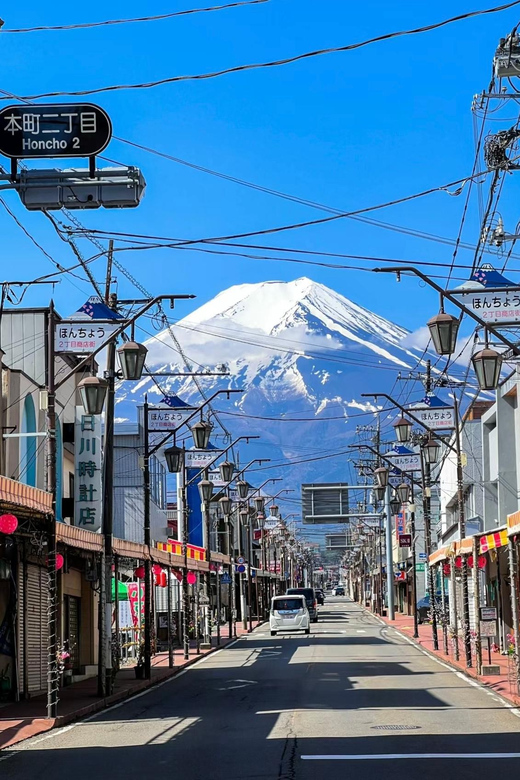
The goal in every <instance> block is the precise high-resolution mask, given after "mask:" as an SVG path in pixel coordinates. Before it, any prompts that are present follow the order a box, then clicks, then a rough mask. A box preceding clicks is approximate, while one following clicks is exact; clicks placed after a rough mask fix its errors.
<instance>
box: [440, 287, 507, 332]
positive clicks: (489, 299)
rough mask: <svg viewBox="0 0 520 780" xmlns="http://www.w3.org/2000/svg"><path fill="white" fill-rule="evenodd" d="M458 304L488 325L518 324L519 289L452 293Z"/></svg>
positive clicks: (456, 291)
mask: <svg viewBox="0 0 520 780" xmlns="http://www.w3.org/2000/svg"><path fill="white" fill-rule="evenodd" d="M452 295H455V296H456V297H457V298H458V300H459V302H460V303H462V304H463V305H464V306H466V308H467V309H470V311H472V312H473V313H474V314H477V315H478V316H479V317H480V319H482V320H485V321H486V322H487V323H488V324H489V325H512V324H513V323H518V322H520V287H513V286H511V287H506V288H504V290H503V291H501V290H500V291H497V290H493V292H486V291H485V290H484V289H480V290H472V291H469V292H460V291H458V290H455V291H453V292H452Z"/></svg>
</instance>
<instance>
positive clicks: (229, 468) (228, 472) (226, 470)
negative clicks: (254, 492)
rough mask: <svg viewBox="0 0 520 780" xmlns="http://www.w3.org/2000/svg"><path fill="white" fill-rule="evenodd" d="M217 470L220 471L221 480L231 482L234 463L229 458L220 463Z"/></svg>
mask: <svg viewBox="0 0 520 780" xmlns="http://www.w3.org/2000/svg"><path fill="white" fill-rule="evenodd" d="M219 471H220V479H221V480H222V482H225V483H226V484H227V483H228V482H231V481H232V479H233V473H234V471H235V464H234V463H231V461H229V460H225V461H224V463H221V464H220V466H219Z"/></svg>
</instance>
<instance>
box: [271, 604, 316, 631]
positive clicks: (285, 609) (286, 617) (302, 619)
mask: <svg viewBox="0 0 520 780" xmlns="http://www.w3.org/2000/svg"><path fill="white" fill-rule="evenodd" d="M269 628H270V629H271V636H275V635H276V634H277V633H278V631H305V633H306V634H310V632H311V619H310V616H309V610H308V609H307V604H306V602H305V596H301V595H299V594H298V595H294V596H274V597H273V599H272V601H271V614H270V615H269Z"/></svg>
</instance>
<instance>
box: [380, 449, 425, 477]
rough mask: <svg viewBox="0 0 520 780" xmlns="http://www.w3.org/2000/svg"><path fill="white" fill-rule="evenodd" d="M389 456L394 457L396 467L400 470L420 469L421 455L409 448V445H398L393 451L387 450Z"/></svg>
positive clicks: (393, 463)
mask: <svg viewBox="0 0 520 780" xmlns="http://www.w3.org/2000/svg"><path fill="white" fill-rule="evenodd" d="M385 457H387V458H391V459H392V465H393V467H394V469H399V470H400V471H420V470H421V456H420V454H419V453H418V452H414V451H413V450H409V449H408V448H407V447H403V446H400V445H397V446H396V447H395V450H394V451H393V452H387V453H386V456H385Z"/></svg>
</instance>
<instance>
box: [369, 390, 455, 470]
mask: <svg viewBox="0 0 520 780" xmlns="http://www.w3.org/2000/svg"><path fill="white" fill-rule="evenodd" d="M361 396H362V397H363V398H375V399H376V400H377V398H379V397H381V398H386V399H387V400H388V401H390V403H392V404H394V406H397V408H398V409H400V410H401V411H402V412H403V414H406V415H408V417H409V418H410V419H411V420H413V421H414V423H417V425H420V426H421V428H424V429H425V430H427V431H428V433H429V434H430V436H433V438H434V439H438V441H441V442H442V443H443V444H445V445H446V447H447V448H448V449H449V450H451V451H452V452H455V453H456V452H457V449H456V447H454V446H453V445H452V444H450V443H449V442H448V441H446V439H445V438H444V437H443V436H440V435H439V434H438V433H436V432H435V431H434V430H432V428H428V426H427V425H426V424H425V423H423V422H421V420H419V418H418V417H416V416H415V415H414V414H412V413H411V412H410V410H409V409H407V408H406V407H405V406H401V404H400V403H399V402H398V401H396V400H395V398H392V396H391V395H388V393H361ZM380 457H381V456H380Z"/></svg>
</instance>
